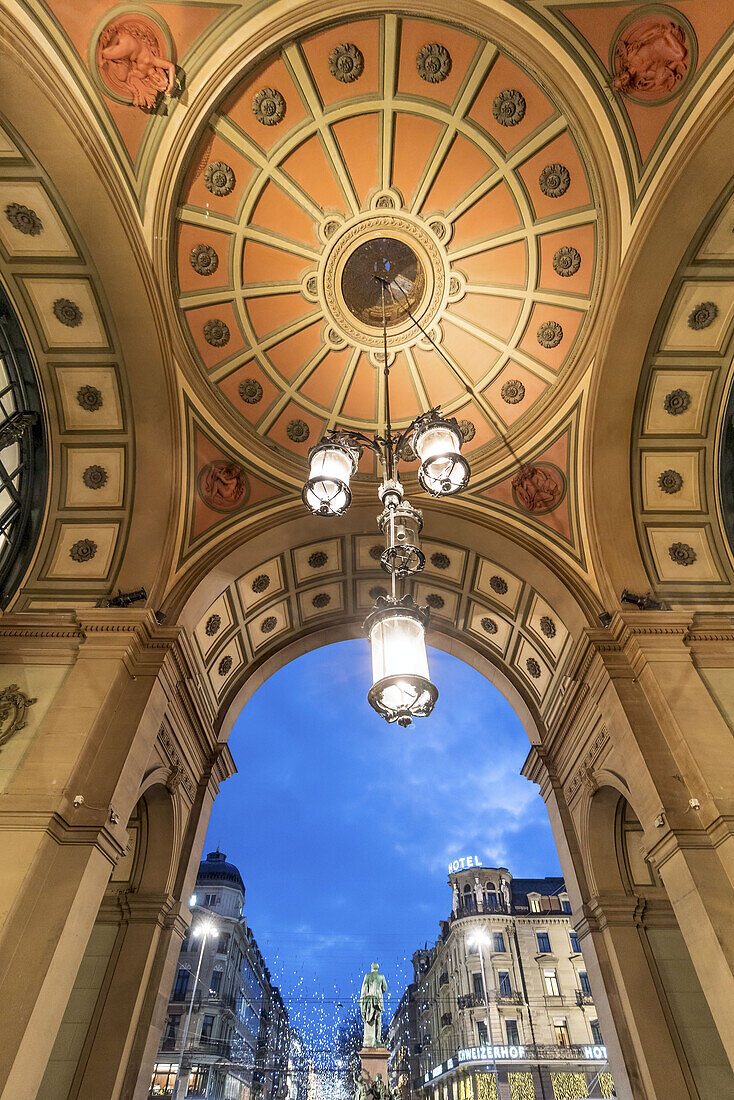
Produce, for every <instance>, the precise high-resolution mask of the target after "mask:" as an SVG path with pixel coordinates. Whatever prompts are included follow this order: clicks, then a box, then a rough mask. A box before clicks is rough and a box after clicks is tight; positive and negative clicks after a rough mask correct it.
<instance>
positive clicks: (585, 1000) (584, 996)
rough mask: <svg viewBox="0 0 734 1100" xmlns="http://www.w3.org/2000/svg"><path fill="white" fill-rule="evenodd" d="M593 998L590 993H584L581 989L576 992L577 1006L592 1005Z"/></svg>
mask: <svg viewBox="0 0 734 1100" xmlns="http://www.w3.org/2000/svg"><path fill="white" fill-rule="evenodd" d="M593 1003H594V998H593V996H592V994H591V993H584V991H583V989H577V990H576V1004H577V1005H593Z"/></svg>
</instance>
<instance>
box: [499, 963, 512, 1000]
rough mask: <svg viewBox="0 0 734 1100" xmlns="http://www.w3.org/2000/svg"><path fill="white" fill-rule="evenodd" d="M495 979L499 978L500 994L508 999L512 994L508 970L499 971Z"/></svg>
mask: <svg viewBox="0 0 734 1100" xmlns="http://www.w3.org/2000/svg"><path fill="white" fill-rule="evenodd" d="M497 977H498V978H499V986H500V993H501V994H502V996H503V997H509V995H510V994H511V993H512V986H511V985H510V972H509V970H500V971H499V973H498V975H497Z"/></svg>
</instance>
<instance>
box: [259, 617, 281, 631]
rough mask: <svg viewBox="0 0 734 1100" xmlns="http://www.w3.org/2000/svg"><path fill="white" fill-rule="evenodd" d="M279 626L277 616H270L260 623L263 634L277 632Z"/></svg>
mask: <svg viewBox="0 0 734 1100" xmlns="http://www.w3.org/2000/svg"><path fill="white" fill-rule="evenodd" d="M277 625H278V620H277V619H276V617H275V615H268V616H267V617H266V618H264V619H263V621H262V622H261V623H260V630H261V632H262V633H263V634H270V633H272V631H273V630H275V628H276V626H277Z"/></svg>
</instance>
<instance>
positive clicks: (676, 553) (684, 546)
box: [668, 542, 698, 565]
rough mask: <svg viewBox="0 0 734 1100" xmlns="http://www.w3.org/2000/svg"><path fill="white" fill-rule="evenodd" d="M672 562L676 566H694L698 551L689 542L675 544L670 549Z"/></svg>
mask: <svg viewBox="0 0 734 1100" xmlns="http://www.w3.org/2000/svg"><path fill="white" fill-rule="evenodd" d="M668 553H669V554H670V558H671V561H674V562H675V564H676V565H693V563H694V562H695V560H696V558H697V556H698V555H697V554H696V551H695V550H694V549H693V547H692V546H689V545H688V543H687V542H674V543H673V545H672V546H669V547H668Z"/></svg>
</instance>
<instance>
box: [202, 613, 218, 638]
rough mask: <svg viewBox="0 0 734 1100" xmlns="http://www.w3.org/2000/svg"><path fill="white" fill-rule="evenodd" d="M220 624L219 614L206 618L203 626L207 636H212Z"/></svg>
mask: <svg viewBox="0 0 734 1100" xmlns="http://www.w3.org/2000/svg"><path fill="white" fill-rule="evenodd" d="M221 625H222V617H221V615H216V614H215V615H210V616H209V618H208V619H207V620H206V626H205V627H204V633H205V634H206V636H207V638H213V637H214V635H215V634H216V633H217V631H218V630H219V628H220V626H221Z"/></svg>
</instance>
